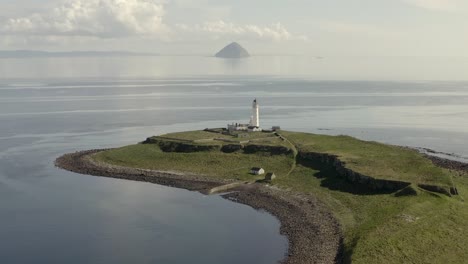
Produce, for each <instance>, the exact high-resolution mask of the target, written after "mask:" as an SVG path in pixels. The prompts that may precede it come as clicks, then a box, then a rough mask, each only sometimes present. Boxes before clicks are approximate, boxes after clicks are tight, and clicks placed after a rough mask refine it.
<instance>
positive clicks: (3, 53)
mask: <svg viewBox="0 0 468 264" xmlns="http://www.w3.org/2000/svg"><path fill="white" fill-rule="evenodd" d="M118 56H127V57H149V56H160V54H158V53H151V52H130V51H63V52H51V51H41V50H0V58H70V57H78V58H79V57H118Z"/></svg>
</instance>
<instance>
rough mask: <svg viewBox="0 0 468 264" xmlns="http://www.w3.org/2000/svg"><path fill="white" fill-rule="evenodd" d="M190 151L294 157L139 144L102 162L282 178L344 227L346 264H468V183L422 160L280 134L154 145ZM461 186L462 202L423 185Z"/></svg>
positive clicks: (412, 154)
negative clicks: (376, 184) (371, 183)
mask: <svg viewBox="0 0 468 264" xmlns="http://www.w3.org/2000/svg"><path fill="white" fill-rule="evenodd" d="M153 139H155V140H167V141H170V142H180V143H184V144H194V145H203V146H206V145H208V146H218V147H222V146H224V145H227V144H241V145H243V146H244V147H245V146H248V145H264V146H282V147H285V148H289V149H290V150H291V151H290V152H288V153H284V154H275V155H272V154H271V153H268V152H257V153H252V154H246V153H244V152H242V151H235V152H232V153H224V152H222V151H220V150H219V149H217V148H215V149H212V150H208V151H202V152H190V153H181V152H164V151H162V150H161V148H160V147H159V145H158V144H137V145H131V146H126V147H123V148H118V149H113V150H109V151H105V152H101V153H98V154H96V155H95V156H94V158H95V159H97V160H99V161H102V162H106V163H110V164H114V165H121V166H128V167H136V168H146V169H154V170H164V171H178V172H189V173H197V174H203V175H206V176H210V177H213V178H216V179H225V180H242V181H245V180H251V181H254V180H258V179H260V178H262V177H261V176H252V175H250V174H249V169H250V168H251V167H262V168H264V169H265V170H266V171H267V172H268V171H271V172H274V173H275V174H276V175H277V179H275V180H274V181H273V182H271V183H270V184H272V185H275V186H277V187H279V188H282V189H287V190H290V191H292V192H295V193H299V194H300V193H305V194H313V195H314V196H316V197H318V198H319V199H320V200H321V201H322V202H324V203H325V204H326V205H327V206H328V207H329V208H330V210H331V211H333V212H334V214H335V216H336V217H337V218H338V219H339V221H340V223H341V224H342V227H343V232H344V235H345V257H346V260H347V261H352V262H354V263H466V260H467V259H468V250H467V249H466V248H465V245H468V221H466V219H468V206H467V205H466V203H465V202H464V196H465V195H466V194H467V193H468V175H466V173H461V172H452V171H449V170H446V169H442V168H439V167H436V166H435V165H433V164H432V162H431V161H430V160H428V159H426V158H425V157H424V156H422V155H421V154H419V153H418V152H416V151H414V150H411V149H408V148H403V147H397V146H389V145H385V144H380V143H376V142H366V141H361V140H357V139H355V138H351V137H347V136H336V137H335V136H325V135H315V134H308V133H297V132H288V131H280V132H278V133H265V132H264V133H262V132H256V133H249V134H246V133H240V135H224V134H219V133H214V132H208V131H191V132H181V133H173V134H166V135H162V136H160V137H154V138H153ZM300 152H316V153H326V154H331V155H335V156H337V157H338V158H339V159H340V161H343V162H345V164H346V165H345V166H346V167H347V168H349V169H352V170H353V171H356V172H359V173H361V174H363V175H367V176H371V177H374V178H376V179H386V180H398V181H405V182H409V183H411V187H412V188H413V189H414V190H415V191H416V193H417V195H396V194H398V192H397V191H369V190H367V189H366V188H365V187H363V186H360V185H359V184H355V183H350V182H349V181H348V180H346V179H344V178H343V177H340V175H339V174H338V173H337V171H336V170H335V169H334V168H333V167H330V166H326V165H324V164H322V163H321V162H320V161H314V160H303V159H300V158H299V155H296V154H297V153H300ZM421 183H424V184H435V185H440V186H449V187H452V186H456V188H457V189H458V193H459V195H456V196H453V197H449V196H447V195H444V194H440V193H434V192H429V191H425V190H422V189H420V188H418V187H417V184H421Z"/></svg>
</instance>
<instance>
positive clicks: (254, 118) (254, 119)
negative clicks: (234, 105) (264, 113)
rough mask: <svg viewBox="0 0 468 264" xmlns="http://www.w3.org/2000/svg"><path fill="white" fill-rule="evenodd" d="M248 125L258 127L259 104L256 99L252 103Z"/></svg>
mask: <svg viewBox="0 0 468 264" xmlns="http://www.w3.org/2000/svg"><path fill="white" fill-rule="evenodd" d="M250 126H253V127H260V115H259V105H258V102H257V99H255V100H254V101H253V103H252V118H251V120H250Z"/></svg>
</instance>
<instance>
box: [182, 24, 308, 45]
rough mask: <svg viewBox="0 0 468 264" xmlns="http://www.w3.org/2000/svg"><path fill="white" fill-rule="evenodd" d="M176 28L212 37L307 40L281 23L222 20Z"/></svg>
mask: <svg viewBox="0 0 468 264" xmlns="http://www.w3.org/2000/svg"><path fill="white" fill-rule="evenodd" d="M175 27H176V29H177V30H178V31H179V32H181V33H185V34H186V33H192V34H196V35H199V36H206V35H209V36H211V37H212V38H215V39H217V38H223V37H225V38H236V39H239V38H253V39H264V40H274V41H286V40H298V39H299V40H307V39H308V38H307V36H304V35H295V34H292V33H290V32H289V31H288V30H287V29H286V28H285V27H284V26H283V25H282V24H281V23H274V24H272V25H269V26H259V25H253V24H244V25H239V24H234V23H230V22H225V21H223V20H218V21H210V22H205V23H203V24H195V25H187V24H177V25H176V26H175Z"/></svg>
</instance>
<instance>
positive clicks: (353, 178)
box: [299, 152, 458, 196]
mask: <svg viewBox="0 0 468 264" xmlns="http://www.w3.org/2000/svg"><path fill="white" fill-rule="evenodd" d="M299 158H302V159H305V160H315V161H317V160H318V161H320V162H321V163H322V164H324V165H327V166H332V167H333V168H334V170H336V172H337V174H338V175H339V176H341V177H343V178H345V179H347V180H348V181H349V182H351V183H354V184H361V185H365V186H367V187H368V188H369V189H371V190H376V191H378V190H387V191H398V190H401V189H404V188H406V187H408V186H410V185H411V182H405V181H396V180H387V179H376V178H375V177H372V176H368V175H363V174H361V173H358V172H356V171H353V170H351V169H349V168H347V167H346V163H345V162H343V161H341V160H340V159H339V158H338V156H336V155H331V154H327V153H315V152H300V153H299ZM417 186H418V187H419V188H421V189H424V190H427V191H431V192H437V193H442V194H445V195H448V196H451V195H457V194H458V191H457V189H456V188H455V187H449V186H437V185H431V184H421V183H419V184H417Z"/></svg>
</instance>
